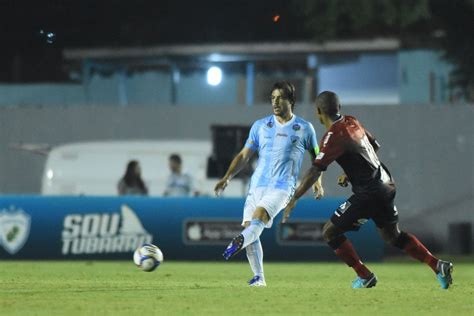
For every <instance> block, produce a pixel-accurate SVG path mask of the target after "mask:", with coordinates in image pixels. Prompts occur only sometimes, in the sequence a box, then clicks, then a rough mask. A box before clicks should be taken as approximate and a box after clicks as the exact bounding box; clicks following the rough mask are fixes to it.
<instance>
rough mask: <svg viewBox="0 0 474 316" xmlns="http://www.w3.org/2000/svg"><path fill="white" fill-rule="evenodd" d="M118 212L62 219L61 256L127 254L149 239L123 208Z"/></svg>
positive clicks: (142, 228)
mask: <svg viewBox="0 0 474 316" xmlns="http://www.w3.org/2000/svg"><path fill="white" fill-rule="evenodd" d="M120 211H121V212H120V213H112V214H111V213H90V214H70V215H68V216H66V217H65V218H64V227H63V232H62V242H63V247H62V254H63V255H71V254H72V255H79V254H98V253H117V252H131V251H134V250H135V249H136V248H138V247H139V246H141V245H143V244H146V243H151V242H152V241H153V236H152V235H150V234H149V233H148V232H147V231H146V230H145V228H144V227H143V225H142V223H141V221H140V219H139V218H138V216H137V214H135V212H134V211H133V210H132V209H131V208H130V207H129V206H127V205H125V204H124V205H122V206H121V208H120Z"/></svg>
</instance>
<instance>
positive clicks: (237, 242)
mask: <svg viewBox="0 0 474 316" xmlns="http://www.w3.org/2000/svg"><path fill="white" fill-rule="evenodd" d="M243 244H244V236H242V235H239V236H237V237H235V238H234V239H232V241H231V242H230V244H229V245H228V246H227V248H226V249H225V251H224V253H223V254H222V256H223V257H224V259H225V260H229V259H230V258H232V257H233V256H235V255H236V254H237V253H238V252H239V251H240V250H242V245H243Z"/></svg>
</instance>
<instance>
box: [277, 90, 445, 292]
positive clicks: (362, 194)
mask: <svg viewBox="0 0 474 316" xmlns="http://www.w3.org/2000/svg"><path fill="white" fill-rule="evenodd" d="M316 107H317V115H318V117H319V120H320V122H321V124H323V125H324V126H326V128H327V132H326V134H325V135H324V136H323V138H322V139H321V144H320V152H319V154H318V156H317V157H316V159H315V160H314V162H313V165H312V167H311V168H310V170H308V172H307V174H306V175H305V177H304V179H303V180H302V182H301V184H300V185H299V187H298V188H297V189H296V191H295V194H294V196H293V198H292V200H291V201H290V203H289V204H288V206H287V207H286V208H285V211H284V215H283V220H282V221H283V222H286V220H287V219H288V217H289V215H290V213H291V211H292V210H293V208H294V207H295V205H296V200H298V198H300V197H301V196H302V195H303V194H304V193H305V192H306V191H307V190H308V189H309V188H310V187H311V186H312V185H313V184H314V182H315V181H316V180H317V179H318V178H319V176H320V174H321V172H323V171H325V170H326V168H327V167H328V166H329V165H330V164H331V163H332V162H333V161H334V160H335V161H337V163H338V164H339V165H340V166H341V167H342V169H343V170H344V173H345V174H343V175H342V176H340V177H339V179H338V183H339V185H341V186H347V185H348V183H350V184H351V185H352V192H353V193H354V194H353V195H352V196H351V197H350V198H349V199H348V200H347V201H346V202H344V203H343V204H342V205H340V206H339V208H338V209H337V210H336V211H335V212H334V215H332V217H331V218H330V220H329V221H328V222H327V223H326V224H325V225H324V227H323V237H324V239H325V240H326V242H327V243H328V244H329V246H331V247H332V249H334V252H335V253H336V255H337V256H338V257H339V258H340V259H342V261H344V262H345V263H346V264H347V265H348V266H350V267H352V268H353V269H354V270H355V272H356V273H357V276H358V277H357V278H356V279H355V280H354V282H353V283H352V287H353V288H369V287H373V286H375V284H376V283H377V277H376V276H375V275H374V274H373V273H372V272H371V271H370V270H369V269H368V268H367V266H366V265H365V264H364V263H362V261H361V260H360V258H359V256H358V255H357V253H356V251H355V249H354V247H353V246H352V243H351V242H350V241H349V240H348V239H347V237H346V236H345V235H344V233H345V232H347V231H351V230H353V231H357V230H359V228H360V226H361V225H363V224H364V223H365V222H367V220H369V219H372V220H373V221H374V222H375V224H376V225H377V228H378V230H379V232H380V235H381V236H382V239H383V240H384V241H386V242H387V243H389V244H391V245H393V246H395V247H398V248H400V249H402V250H404V251H405V252H406V253H407V254H408V255H410V256H411V257H413V258H415V259H417V260H419V261H421V262H424V263H426V264H427V265H428V266H430V268H431V269H432V270H433V271H434V272H435V273H436V275H437V278H438V281H439V283H440V284H441V287H442V288H443V289H447V288H448V287H449V286H450V284H451V283H452V277H451V273H452V270H453V265H452V263H451V262H447V261H442V260H439V259H438V258H436V257H434V256H433V255H432V254H431V253H430V252H429V251H428V250H427V249H426V247H425V246H424V245H423V244H422V243H421V242H420V241H419V240H418V239H417V238H416V237H415V236H414V235H412V234H410V233H407V232H404V231H401V230H400V228H399V227H398V212H397V208H396V207H395V205H394V198H395V193H396V188H395V183H394V181H393V178H392V176H391V175H390V172H389V171H388V169H387V167H385V166H384V165H383V164H382V163H381V162H380V160H379V158H378V157H377V154H376V151H377V150H378V149H379V147H380V145H379V143H378V142H377V141H376V140H375V138H374V137H373V136H372V135H371V134H370V133H369V132H368V131H367V130H366V129H365V128H364V127H363V126H362V124H361V123H360V122H359V121H358V120H357V119H356V118H354V117H352V116H348V115H341V114H340V103H339V98H338V96H337V95H336V94H335V93H334V92H330V91H324V92H322V93H321V94H319V95H318V97H317V98H316Z"/></svg>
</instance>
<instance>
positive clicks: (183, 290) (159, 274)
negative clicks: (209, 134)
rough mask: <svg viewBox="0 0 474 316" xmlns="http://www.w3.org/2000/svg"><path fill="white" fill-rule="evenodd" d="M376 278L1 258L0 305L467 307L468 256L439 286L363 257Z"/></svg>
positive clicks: (417, 268)
mask: <svg viewBox="0 0 474 316" xmlns="http://www.w3.org/2000/svg"><path fill="white" fill-rule="evenodd" d="M369 267H370V268H372V270H373V271H374V272H375V273H376V274H377V276H378V278H379V283H378V284H377V286H376V287H375V288H371V289H362V290H352V289H351V288H350V282H351V281H352V279H353V278H354V274H353V272H352V270H350V269H349V268H348V267H346V266H345V265H344V264H342V263H267V264H266V266H265V268H266V270H265V273H266V279H267V284H268V286H267V287H266V288H249V287H248V286H246V281H247V280H248V279H249V278H250V277H251V273H250V269H249V267H248V264H247V263H246V262H244V261H242V260H237V262H232V263H209V262H197V263H191V262H165V263H164V264H163V265H162V266H161V267H159V268H158V270H156V271H155V272H151V273H145V272H141V271H140V270H138V269H137V268H136V267H135V266H134V265H133V263H132V262H131V260H130V262H123V261H120V262H116V261H110V262H98V261H93V262H85V261H80V262H77V261H76V262H44V261H42V262H32V261H23V262H13V261H4V262H0V315H9V316H10V315H12V316H13V315H68V316H69V315H101V316H102V315H165V316H169V315H183V314H193V315H208V314H212V315H270V314H273V315H275V314H280V315H289V314H297V315H303V314H306V315H370V314H372V315H375V314H383V315H457V316H458V315H474V264H473V263H472V262H471V263H467V262H465V263H455V270H454V274H453V278H454V285H453V286H452V287H451V288H450V289H449V290H441V289H440V288H439V286H438V283H437V281H436V279H435V276H434V274H433V273H432V272H431V270H430V269H429V268H427V267H426V266H424V265H422V264H419V263H416V262H407V263H404V262H398V263H396V262H390V263H377V264H369Z"/></svg>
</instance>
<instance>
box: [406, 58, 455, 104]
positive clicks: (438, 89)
mask: <svg viewBox="0 0 474 316" xmlns="http://www.w3.org/2000/svg"><path fill="white" fill-rule="evenodd" d="M398 59H399V68H398V71H399V74H398V76H399V82H400V88H399V89H400V90H399V91H400V92H399V93H400V102H401V103H402V104H410V103H411V104H425V103H432V104H440V103H447V102H449V101H450V93H451V92H450V88H449V86H448V84H449V73H450V72H451V70H452V66H451V65H450V64H448V63H447V62H445V61H444V60H443V59H442V53H441V52H440V51H433V50H421V49H420V50H407V51H401V52H399V54H398Z"/></svg>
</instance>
